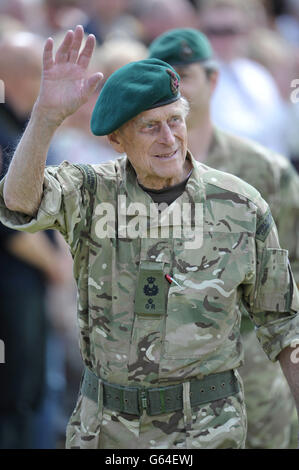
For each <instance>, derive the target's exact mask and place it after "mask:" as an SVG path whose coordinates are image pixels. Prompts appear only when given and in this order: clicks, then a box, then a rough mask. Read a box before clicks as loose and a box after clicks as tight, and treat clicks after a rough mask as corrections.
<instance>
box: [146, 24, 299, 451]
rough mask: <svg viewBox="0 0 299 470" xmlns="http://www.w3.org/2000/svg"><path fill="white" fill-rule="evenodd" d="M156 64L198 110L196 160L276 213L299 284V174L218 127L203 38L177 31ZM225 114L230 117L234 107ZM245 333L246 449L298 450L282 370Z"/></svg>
mask: <svg viewBox="0 0 299 470" xmlns="http://www.w3.org/2000/svg"><path fill="white" fill-rule="evenodd" d="M150 57H152V58H153V57H155V58H159V59H162V60H164V61H166V62H168V63H170V64H171V65H172V66H173V67H175V70H176V71H177V73H179V75H180V77H181V92H182V94H183V95H184V96H185V97H186V98H187V99H188V101H189V103H190V105H191V110H190V113H189V115H188V118H187V128H188V147H189V149H190V151H191V152H192V155H193V156H194V157H195V159H196V160H198V161H201V162H204V163H205V164H206V165H209V166H210V167H212V168H216V169H217V170H221V171H226V172H229V173H232V174H234V175H236V176H238V177H239V178H242V179H243V180H245V181H246V182H247V183H249V184H251V185H253V186H254V187H255V188H256V189H258V191H259V192H260V193H261V195H262V197H263V198H264V199H265V200H266V201H267V202H268V204H269V206H270V209H271V212H272V214H273V217H274V219H275V222H276V225H277V227H278V232H279V238H280V242H281V244H282V246H283V247H284V248H288V250H289V256H290V259H291V262H292V267H293V268H295V272H294V274H295V278H296V281H297V282H299V260H298V253H299V246H298V243H299V239H298V231H299V200H298V193H299V178H298V175H297V174H296V171H295V170H294V169H293V168H292V166H291V164H290V163H289V161H288V160H287V159H286V158H284V157H282V156H280V155H278V154H275V153H273V152H271V151H269V150H267V149H266V148H264V147H262V146H260V145H258V144H256V143H255V142H253V141H249V140H244V139H240V138H238V137H237V136H233V135H231V134H228V133H227V132H224V131H222V130H220V129H219V128H217V127H215V125H214V124H213V122H212V120H211V111H210V105H211V100H212V98H213V94H214V90H215V88H217V81H218V76H219V71H218V64H217V61H215V59H214V54H213V50H212V47H211V44H210V42H209V41H208V39H207V37H206V36H205V35H204V34H202V33H201V32H200V31H197V30H195V29H190V28H181V29H175V30H170V31H168V32H166V33H164V34H163V35H161V36H160V37H159V38H157V39H156V40H155V41H154V42H153V43H152V44H151V46H150ZM223 106H226V105H225V104H224V105H223ZM226 107H227V110H228V111H229V103H228V105H227V106H226ZM241 332H242V334H243V342H244V350H245V366H244V367H243V368H242V369H241V376H242V379H243V382H244V386H245V400H246V406H247V417H248V435H247V442H246V447H249V448H287V447H289V446H290V445H292V444H290V441H291V436H292V434H294V433H293V430H292V422H293V421H294V420H292V415H294V410H293V409H294V404H293V402H292V399H291V398H290V394H289V388H288V386H287V383H286V381H285V379H284V376H283V374H282V372H281V370H280V368H279V365H277V364H273V363H271V362H270V361H268V359H267V357H266V356H265V354H264V352H263V351H262V349H261V348H260V347H259V344H258V342H257V339H256V335H255V333H254V331H253V323H252V322H251V321H250V319H249V318H248V315H247V314H246V312H244V314H243V316H242V324H241ZM295 440H296V439H295Z"/></svg>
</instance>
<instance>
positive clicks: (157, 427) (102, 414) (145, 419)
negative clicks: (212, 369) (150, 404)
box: [66, 372, 246, 449]
mask: <svg viewBox="0 0 299 470" xmlns="http://www.w3.org/2000/svg"><path fill="white" fill-rule="evenodd" d="M236 375H237V376H238V373H237V372H236ZM238 379H239V381H240V378H239V376H238ZM241 387H242V385H241ZM184 396H187V395H186V394H184ZM99 401H100V402H101V400H99ZM245 437H246V414H245V407H244V395H243V391H241V392H239V393H238V394H237V395H232V396H229V397H227V398H225V399H221V400H216V401H214V402H211V403H206V404H203V405H201V406H197V407H196V408H191V406H190V399H188V398H186V399H184V409H183V410H180V411H176V412H172V413H168V414H163V415H159V416H148V415H147V414H146V413H143V415H142V416H141V417H137V416H132V415H129V414H124V413H119V412H116V411H111V410H108V409H106V408H104V409H103V408H102V407H101V405H98V404H96V403H95V402H93V401H92V400H90V399H89V398H87V397H86V396H82V395H80V396H79V399H78V402H77V405H76V408H75V410H74V412H73V414H72V416H71V418H70V421H69V424H68V426H67V435H66V447H67V448H72V449H73V448H78V449H229V448H231V449H233V448H234V449H238V448H244V445H245Z"/></svg>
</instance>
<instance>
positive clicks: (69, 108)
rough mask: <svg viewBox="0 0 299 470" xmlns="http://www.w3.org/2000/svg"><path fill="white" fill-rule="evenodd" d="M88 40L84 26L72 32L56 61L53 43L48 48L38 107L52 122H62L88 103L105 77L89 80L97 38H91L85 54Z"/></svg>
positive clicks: (91, 77) (59, 50) (58, 53)
mask: <svg viewBox="0 0 299 470" xmlns="http://www.w3.org/2000/svg"><path fill="white" fill-rule="evenodd" d="M83 36H84V31H83V28H82V26H77V27H76V29H75V32H73V31H68V32H67V33H66V35H65V37H64V39H63V41H62V43H61V45H60V47H59V48H58V50H57V52H56V55H55V59H53V40H52V39H51V38H49V39H48V40H47V42H46V44H45V47H44V54H43V73H42V80H41V89H40V94H39V97H38V100H37V104H38V107H39V108H40V109H42V110H43V111H44V112H46V113H47V116H48V118H49V119H52V120H54V121H57V122H62V121H63V120H64V119H65V118H66V117H67V116H68V115H70V114H72V113H74V112H75V111H76V110H77V109H78V108H79V107H80V106H81V105H82V104H84V103H86V101H87V100H88V98H89V97H90V95H91V94H92V93H93V92H94V91H95V89H96V87H97V85H98V84H99V82H100V80H101V79H102V77H103V75H102V74H101V73H95V74H93V75H91V76H90V77H87V73H86V69H87V67H88V64H89V61H90V58H91V56H92V53H93V50H94V46H95V38H94V36H93V35H89V36H88V38H87V40H86V42H85V45H84V47H83V49H82V51H81V52H79V51H80V48H81V44H82V40H83Z"/></svg>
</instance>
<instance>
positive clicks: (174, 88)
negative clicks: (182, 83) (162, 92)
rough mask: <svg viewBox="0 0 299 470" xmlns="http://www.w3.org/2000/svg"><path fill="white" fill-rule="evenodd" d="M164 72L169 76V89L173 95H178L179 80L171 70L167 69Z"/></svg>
mask: <svg viewBox="0 0 299 470" xmlns="http://www.w3.org/2000/svg"><path fill="white" fill-rule="evenodd" d="M166 72H167V73H168V75H170V88H171V91H172V94H173V95H177V94H178V93H179V80H178V77H177V76H176V74H175V73H174V72H173V70H170V69H167V70H166Z"/></svg>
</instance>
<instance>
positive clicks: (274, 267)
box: [244, 200, 299, 361]
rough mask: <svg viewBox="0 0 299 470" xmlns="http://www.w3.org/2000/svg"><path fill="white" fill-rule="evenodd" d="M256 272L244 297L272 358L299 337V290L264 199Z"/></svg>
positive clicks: (261, 209)
mask: <svg viewBox="0 0 299 470" xmlns="http://www.w3.org/2000/svg"><path fill="white" fill-rule="evenodd" d="M255 247H256V250H255V255H256V263H255V266H256V268H255V276H254V281H253V282H252V284H251V285H247V286H245V290H244V300H245V302H244V303H245V306H246V308H247V310H248V312H249V315H250V317H251V319H252V321H253V323H254V324H255V329H256V334H257V337H258V339H259V341H260V343H261V345H262V347H263V349H264V351H265V353H266V354H267V356H268V357H269V359H270V360H272V361H275V360H277V356H278V355H279V353H280V352H281V351H282V350H283V349H284V348H286V347H287V346H290V345H291V344H292V343H293V342H295V341H296V340H297V341H298V339H299V294H298V290H297V287H296V283H295V281H294V278H293V274H292V270H291V267H290V263H289V260H288V251H287V250H285V249H282V248H281V247H280V244H279V239H278V234H277V228H276V225H275V223H274V221H273V218H272V215H271V212H270V209H269V207H268V205H267V204H266V203H265V201H263V200H261V203H260V204H259V209H258V218H257V227H256V236H255Z"/></svg>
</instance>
